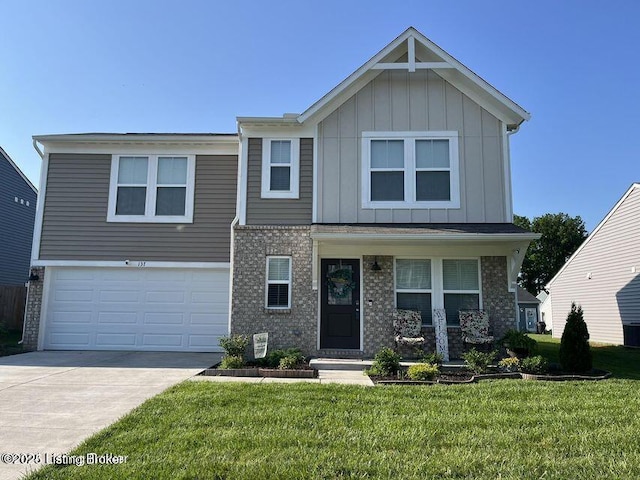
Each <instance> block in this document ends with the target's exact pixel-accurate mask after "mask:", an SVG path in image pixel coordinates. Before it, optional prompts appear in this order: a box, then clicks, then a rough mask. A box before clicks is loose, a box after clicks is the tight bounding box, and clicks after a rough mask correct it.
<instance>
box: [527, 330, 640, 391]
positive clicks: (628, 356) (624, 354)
mask: <svg viewBox="0 0 640 480" xmlns="http://www.w3.org/2000/svg"><path fill="white" fill-rule="evenodd" d="M529 336H530V337H531V338H533V339H535V340H536V341H537V342H538V350H537V352H536V354H539V355H542V356H544V357H546V358H547V359H548V360H549V361H550V362H558V352H559V350H560V339H559V338H551V335H533V334H529ZM591 354H592V355H593V366H594V368H600V369H603V370H609V371H610V372H611V373H613V376H614V377H616V378H628V379H632V380H640V348H629V347H622V346H616V345H606V344H602V343H592V344H591Z"/></svg>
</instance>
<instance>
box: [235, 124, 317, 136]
mask: <svg viewBox="0 0 640 480" xmlns="http://www.w3.org/2000/svg"><path fill="white" fill-rule="evenodd" d="M239 126H240V129H241V132H242V137H247V138H249V137H259V138H267V137H272V138H284V137H287V138H315V132H316V128H315V125H313V124H305V125H302V124H300V123H297V122H296V123H295V124H291V123H287V124H284V125H281V126H273V125H246V124H240V125H239Z"/></svg>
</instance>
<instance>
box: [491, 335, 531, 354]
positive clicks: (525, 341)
mask: <svg viewBox="0 0 640 480" xmlns="http://www.w3.org/2000/svg"><path fill="white" fill-rule="evenodd" d="M499 343H500V345H502V346H504V347H505V348H508V349H509V350H511V351H512V352H514V353H515V354H516V355H518V356H521V357H528V356H529V355H531V354H532V353H533V352H534V351H535V349H536V347H537V345H538V342H536V341H535V340H534V339H533V338H531V337H530V336H529V335H527V334H526V333H524V332H519V331H517V330H509V331H508V332H507V333H505V334H504V337H502V338H501V339H500V342H499Z"/></svg>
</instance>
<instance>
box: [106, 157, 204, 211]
mask: <svg viewBox="0 0 640 480" xmlns="http://www.w3.org/2000/svg"><path fill="white" fill-rule="evenodd" d="M194 188H195V156H194V155H113V156H112V160H111V182H110V186H109V205H108V209H107V221H108V222H157V223H191V222H192V221H193V198H194Z"/></svg>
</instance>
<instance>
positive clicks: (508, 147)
mask: <svg viewBox="0 0 640 480" xmlns="http://www.w3.org/2000/svg"><path fill="white" fill-rule="evenodd" d="M520 125H521V124H518V125H515V126H511V129H510V128H509V126H507V127H506V133H507V136H506V141H505V143H506V145H505V149H504V155H507V156H508V159H507V162H506V164H507V165H508V168H509V172H508V173H509V202H510V204H511V208H510V209H509V211H510V214H511V218H510V219H508V220H510V221H511V222H513V186H512V185H511V141H510V138H509V137H511V135H513V134H514V133H518V130H520ZM516 252H517V253H516V255H519V254H520V249H517V250H516ZM516 255H514V258H513V261H514V262H515V261H516V258H517V257H516ZM519 273H520V269H518V273H516V275H515V288H514V298H515V314H516V316H515V322H516V324H515V327H516V330H518V331H520V307H519V306H518V275H519Z"/></svg>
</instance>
